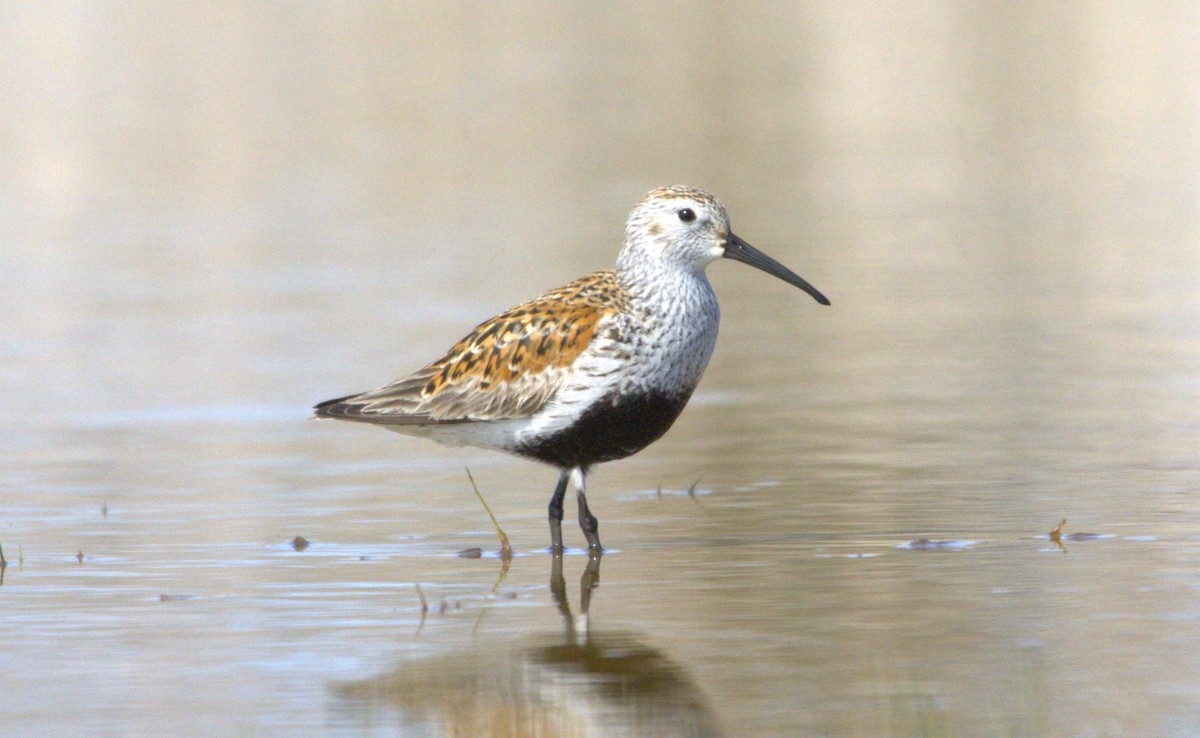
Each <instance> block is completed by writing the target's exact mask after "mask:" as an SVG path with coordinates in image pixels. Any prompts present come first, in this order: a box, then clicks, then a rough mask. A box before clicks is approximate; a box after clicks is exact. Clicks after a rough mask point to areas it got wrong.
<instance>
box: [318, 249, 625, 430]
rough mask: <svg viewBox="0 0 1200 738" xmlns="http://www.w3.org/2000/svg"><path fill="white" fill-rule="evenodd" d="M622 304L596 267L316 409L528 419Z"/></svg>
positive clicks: (452, 419) (402, 419) (424, 417)
mask: <svg viewBox="0 0 1200 738" xmlns="http://www.w3.org/2000/svg"><path fill="white" fill-rule="evenodd" d="M623 306H624V292H623V291H622V290H621V288H620V285H619V283H618V282H617V280H616V275H615V274H614V273H613V271H612V270H605V271H601V272H596V273H594V274H591V275H588V276H587V277H584V278H582V279H579V280H576V281H574V282H572V283H570V284H568V285H566V286H565V287H562V288H560V289H557V290H553V291H551V292H547V293H545V294H543V295H541V296H540V297H537V298H535V299H533V300H530V301H529V302H525V303H522V304H520V305H517V306H516V307H514V308H512V309H511V310H508V311H506V312H504V313H501V314H500V315H498V316H496V317H495V318H492V319H491V320H488V321H485V322H484V323H481V324H479V325H478V326H476V327H475V329H474V330H472V331H471V332H470V333H469V334H467V336H466V337H464V338H463V339H462V340H461V341H459V342H458V343H456V344H455V345H454V347H453V348H451V349H450V350H449V351H448V352H447V353H446V355H445V356H443V357H442V358H440V359H438V360H437V361H435V362H433V363H431V364H428V365H426V366H425V367H423V368H421V369H419V370H417V371H416V372H413V373H412V374H410V375H409V376H407V377H404V378H403V379H399V380H397V381H395V382H392V383H391V384H389V385H386V386H384V387H380V388H379V389H375V390H371V391H369V392H363V393H361V394H357V395H349V396H347V397H340V398H337V399H334V400H328V401H326V402H322V403H321V404H319V405H317V406H316V407H315V410H316V414H317V416H318V417H329V418H340V419H344V420H357V421H361V422H368V423H381V424H388V425H426V424H433V423H457V422H471V421H479V420H501V419H508V418H527V417H529V416H531V415H533V414H534V413H536V412H537V411H538V410H540V409H541V408H542V407H543V406H544V405H545V404H546V403H547V402H549V401H550V399H551V398H552V397H553V396H554V394H555V392H557V391H558V389H559V388H560V387H561V386H562V384H563V382H564V380H565V378H566V377H567V376H568V375H569V373H570V371H571V365H572V363H573V362H574V361H575V359H576V358H578V356H579V355H580V354H581V353H583V351H584V349H586V348H587V346H588V344H589V343H591V341H592V338H593V336H595V335H596V333H597V329H598V328H599V327H600V326H601V324H602V323H603V322H604V320H605V318H607V317H608V316H610V315H611V314H613V313H615V312H618V311H619V310H621V309H622V307H623Z"/></svg>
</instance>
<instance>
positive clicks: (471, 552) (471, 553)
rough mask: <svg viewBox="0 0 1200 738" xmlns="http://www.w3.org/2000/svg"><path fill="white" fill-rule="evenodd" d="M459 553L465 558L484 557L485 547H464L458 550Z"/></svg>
mask: <svg viewBox="0 0 1200 738" xmlns="http://www.w3.org/2000/svg"><path fill="white" fill-rule="evenodd" d="M458 555H459V556H461V557H463V558H464V559H479V558H483V549H482V548H479V547H475V548H464V549H463V550H461V551H459V552H458Z"/></svg>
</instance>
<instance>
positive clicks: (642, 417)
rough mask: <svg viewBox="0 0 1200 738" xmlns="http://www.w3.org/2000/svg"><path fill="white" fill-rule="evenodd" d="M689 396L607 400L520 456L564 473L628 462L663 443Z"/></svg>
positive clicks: (652, 395)
mask: <svg viewBox="0 0 1200 738" xmlns="http://www.w3.org/2000/svg"><path fill="white" fill-rule="evenodd" d="M690 396H691V393H690V392H689V393H687V394H667V393H665V392H651V393H648V394H643V395H634V396H629V397H618V398H616V401H615V402H614V401H613V400H612V399H604V400H601V401H600V402H597V403H596V405H595V406H594V407H592V408H591V409H590V410H588V411H587V412H585V413H584V414H583V415H581V416H580V417H579V419H578V420H577V421H575V422H574V423H573V424H572V425H571V426H570V427H569V428H564V429H563V430H561V431H559V432H557V433H555V434H554V435H552V436H546V437H544V438H540V439H537V440H533V441H528V442H526V443H525V444H524V445H522V446H521V447H520V448H518V449H517V453H519V454H521V455H522V456H528V457H530V458H533V459H537V460H538V461H544V462H545V463H547V464H553V465H554V466H557V467H559V468H561V469H566V468H572V467H576V466H583V467H587V466H591V465H592V464H599V463H602V462H605V461H615V460H616V459H623V458H625V457H626V456H632V455H633V454H636V453H637V452H638V451H641V450H642V449H644V448H646V447H647V446H649V445H650V444H651V443H653V442H655V441H657V440H658V439H659V438H661V437H662V435H663V434H664V433H666V432H667V429H668V428H670V427H671V424H672V423H674V422H675V419H676V418H678V417H679V414H680V413H681V412H683V408H684V406H685V405H687V401H688V398H689V397H690Z"/></svg>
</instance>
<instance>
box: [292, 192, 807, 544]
mask: <svg viewBox="0 0 1200 738" xmlns="http://www.w3.org/2000/svg"><path fill="white" fill-rule="evenodd" d="M722 257H724V258H727V259H734V260H736V261H740V262H743V263H746V264H749V265H751V266H753V267H756V268H758V269H761V270H763V271H764V272H767V273H768V274H772V275H774V276H776V277H779V278H780V279H782V280H783V281H785V282H787V283H788V284H792V285H795V286H796V287H799V288H800V289H802V290H804V291H805V292H807V293H808V294H810V295H812V297H813V298H814V299H816V301H817V302H819V303H821V304H822V305H828V304H829V300H828V299H826V298H825V296H824V295H822V294H821V293H820V292H818V291H817V289H816V288H815V287H813V286H812V285H810V284H809V283H808V282H806V281H804V280H803V279H801V278H800V277H799V276H797V275H796V274H795V273H793V272H792V271H791V270H789V269H788V268H787V267H785V266H783V265H782V264H780V263H779V262H777V261H775V260H774V259H772V258H771V257H769V256H767V255H766V254H764V253H762V252H761V251H759V250H758V249H755V248H754V247H753V246H751V245H750V244H748V243H746V242H745V241H743V240H742V239H740V238H738V237H737V236H736V235H734V233H733V232H732V231H731V230H730V229H729V216H728V214H727V213H726V212H725V207H724V206H723V205H721V202H720V201H719V200H717V198H715V197H713V196H712V195H710V194H708V193H707V192H704V191H702V190H697V189H694V188H691V187H663V188H660V189H656V190H653V191H651V192H650V193H648V194H647V195H646V196H645V197H643V198H642V200H641V202H639V203H638V204H637V206H636V207H634V209H633V212H631V213H630V214H629V220H628V221H627V222H626V224H625V242H624V244H623V245H622V247H621V252H620V254H619V255H618V256H617V266H616V268H615V269H606V270H604V271H599V272H596V273H594V274H589V275H588V276H586V277H583V278H582V279H578V280H576V281H574V282H572V283H570V284H568V285H566V286H565V287H560V288H559V289H556V290H551V291H550V292H547V293H545V294H543V295H541V296H540V297H536V298H534V299H533V300H530V301H529V302H526V303H522V304H520V305H518V306H516V307H514V308H513V309H511V310H509V311H507V312H505V313H502V314H500V315H497V316H496V317H494V318H492V319H491V320H488V321H485V322H483V323H481V324H480V325H479V326H478V327H476V328H475V330H473V331H471V332H470V333H469V334H468V335H467V336H466V338H464V339H462V340H461V341H459V342H458V343H456V344H455V345H454V347H453V348H451V349H450V351H449V352H447V353H446V355H445V356H443V357H442V358H440V359H438V360H436V361H434V362H433V363H431V364H429V365H427V366H425V367H424V368H423V369H419V370H417V371H416V372H414V373H412V374H410V375H409V376H407V377H404V378H403V379H399V380H397V381H395V382H392V383H391V384H388V385H386V386H384V387H380V388H379V389H375V390H371V391H369V392H363V393H361V394H356V395H349V396H346V397H339V398H337V399H335V400H328V401H326V402H322V403H321V404H319V405H317V406H316V408H315V410H316V414H317V416H318V417H322V418H337V419H339V420H352V421H358V422H362V423H375V424H377V425H381V426H383V427H385V428H387V429H388V430H393V431H397V432H399V433H405V434H408V435H414V436H424V437H427V438H432V439H434V440H436V441H439V442H441V443H444V444H448V445H453V446H463V445H471V446H479V447H483V448H492V449H498V450H501V451H507V452H509V453H512V454H516V455H518V456H524V457H526V458H530V459H535V460H537V461H541V462H544V463H546V464H550V465H552V466H554V467H556V468H558V469H559V470H560V475H559V479H558V484H557V486H556V487H555V489H554V495H553V496H552V497H551V498H550V543H551V551H552V552H553V553H555V554H560V553H562V550H563V545H562V517H563V497H564V495H565V494H566V491H567V484H568V483H572V484H573V486H574V487H575V490H576V495H577V499H578V502H579V526H580V527H581V528H582V529H583V534H584V536H585V537H586V538H587V542H588V548H589V550H591V551H592V552H593V553H599V552H601V551H602V550H603V549H602V548H601V546H600V534H599V524H598V522H597V520H596V517H595V516H594V515H592V513H591V512H590V511H589V510H588V505H587V497H586V496H585V494H584V478H585V477H586V475H587V472H588V469H590V468H591V467H592V466H594V465H595V464H599V463H602V462H605V461H614V460H616V459H623V458H625V457H626V456H630V455H632V454H635V453H637V452H638V451H641V450H642V449H643V448H645V447H646V446H648V445H650V444H651V443H653V442H654V441H656V440H658V439H659V438H660V437H661V436H662V435H663V434H664V433H666V432H667V429H668V428H670V427H671V424H672V423H674V422H675V419H676V418H677V417H679V413H680V412H682V411H683V408H684V405H686V404H687V401H688V399H689V398H690V397H691V396H692V391H693V390H695V389H696V385H697V384H698V383H699V382H700V376H701V375H702V374H703V373H704V368H705V366H707V365H708V360H709V357H710V356H712V352H713V346H714V345H715V344H716V341H717V324H718V323H719V322H720V318H721V312H720V309H719V308H718V307H717V296H716V294H714V293H713V289H712V285H710V284H709V282H708V277H707V276H705V273H704V269H705V267H707V266H708V265H709V264H711V263H712V262H713V261H716V260H717V259H719V258H722Z"/></svg>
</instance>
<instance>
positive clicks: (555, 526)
mask: <svg viewBox="0 0 1200 738" xmlns="http://www.w3.org/2000/svg"><path fill="white" fill-rule="evenodd" d="M569 478H570V473H569V472H566V471H564V472H563V473H562V475H561V476H560V477H559V478H558V486H557V487H555V488H554V496H553V497H551V498H550V553H552V554H554V555H555V556H562V552H563V544H562V519H563V497H565V496H566V494H567V480H568V479H569Z"/></svg>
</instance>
